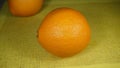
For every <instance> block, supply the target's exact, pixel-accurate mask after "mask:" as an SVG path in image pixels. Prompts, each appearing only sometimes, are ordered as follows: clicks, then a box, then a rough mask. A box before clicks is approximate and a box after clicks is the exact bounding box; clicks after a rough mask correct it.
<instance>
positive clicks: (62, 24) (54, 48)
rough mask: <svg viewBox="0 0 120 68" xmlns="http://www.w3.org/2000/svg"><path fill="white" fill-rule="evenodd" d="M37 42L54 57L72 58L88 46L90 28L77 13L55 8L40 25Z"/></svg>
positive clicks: (71, 10)
mask: <svg viewBox="0 0 120 68" xmlns="http://www.w3.org/2000/svg"><path fill="white" fill-rule="evenodd" d="M38 41H39V42H40V44H41V45H42V47H43V48H45V49H46V50H47V51H48V52H50V53H52V54H54V55H56V56H59V57H69V56H73V55H75V54H77V53H79V52H80V51H82V50H83V49H84V48H85V47H86V46H87V45H88V43H89V41H90V27H89V25H88V23H87V21H86V18H85V17H84V16H83V15H82V14H81V13H80V12H79V11H77V10H74V9H71V8H57V9H55V10H53V11H52V12H50V13H49V14H48V15H47V16H46V17H45V18H44V20H43V22H42V23H41V25H40V27H39V29H38Z"/></svg>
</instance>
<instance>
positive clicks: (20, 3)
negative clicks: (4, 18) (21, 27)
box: [8, 0, 43, 16]
mask: <svg viewBox="0 0 120 68" xmlns="http://www.w3.org/2000/svg"><path fill="white" fill-rule="evenodd" d="M8 4H9V9H10V12H11V13H12V14H13V15H15V16H31V15H34V14H36V13H37V12H39V10H40V9H41V7H42V4H43V0H8Z"/></svg>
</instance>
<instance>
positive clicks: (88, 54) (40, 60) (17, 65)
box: [0, 0, 120, 68]
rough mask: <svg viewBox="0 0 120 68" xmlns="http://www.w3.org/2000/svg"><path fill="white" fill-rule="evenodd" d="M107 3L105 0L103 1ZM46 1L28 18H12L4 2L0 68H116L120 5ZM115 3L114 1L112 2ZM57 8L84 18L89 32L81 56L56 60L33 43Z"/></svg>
mask: <svg viewBox="0 0 120 68" xmlns="http://www.w3.org/2000/svg"><path fill="white" fill-rule="evenodd" d="M105 1H107V0H105ZM110 1H111V2H109V3H108V2H103V3H102V2H94V0H93V2H80V1H79V0H76V1H72V0H70V1H69V2H68V1H67V0H65V1H60V2H59V1H57V0H56V1H53V0H49V1H47V2H45V3H44V5H43V9H42V10H41V11H40V12H39V13H38V14H36V15H34V16H31V17H15V16H12V15H11V14H10V12H9V11H8V5H7V3H5V5H4V6H3V8H2V9H1V11H0V67H1V68H80V67H81V68H102V67H103V68H104V67H105V68H106V67H108V68H113V67H115V68H118V67H120V3H119V2H112V0H110ZM115 1H118V0H115ZM58 7H69V8H74V9H76V10H78V11H80V12H81V13H83V14H84V16H85V17H86V18H87V20H88V23H89V24H90V27H91V30H92V39H91V42H90V44H89V46H88V47H87V48H86V49H85V50H84V51H82V52H81V53H79V54H77V55H75V56H73V57H69V58H64V59H62V58H58V57H56V56H53V55H51V54H49V53H48V52H46V51H45V50H44V49H43V48H42V47H41V46H40V45H39V43H38V41H37V37H36V36H37V29H38V27H39V25H40V23H41V21H42V20H43V18H44V17H45V16H46V15H47V13H49V12H50V11H51V10H53V9H55V8H58Z"/></svg>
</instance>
